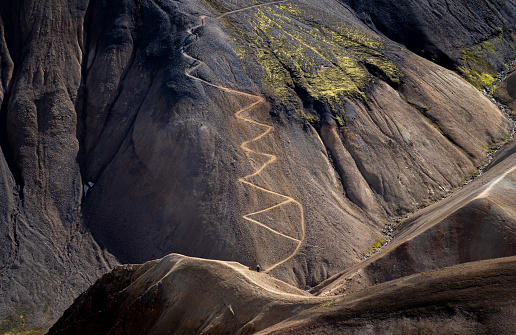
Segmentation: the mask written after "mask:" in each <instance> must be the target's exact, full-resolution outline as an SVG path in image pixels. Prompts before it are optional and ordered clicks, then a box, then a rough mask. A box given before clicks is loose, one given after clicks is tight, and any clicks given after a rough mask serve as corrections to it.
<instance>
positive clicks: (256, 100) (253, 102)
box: [183, 0, 306, 272]
mask: <svg viewBox="0 0 516 335" xmlns="http://www.w3.org/2000/svg"><path fill="white" fill-rule="evenodd" d="M287 1H289V0H282V1H274V2H268V3H263V4H258V5H254V6H249V7H246V8H241V9H238V10H234V11H229V12H226V13H223V14H221V15H219V16H217V17H215V19H221V18H223V17H225V16H227V15H230V14H234V13H238V12H243V11H246V10H250V9H254V8H257V7H261V6H267V5H274V4H279V3H283V2H287ZM205 18H206V16H200V19H201V22H203V23H205ZM205 24H206V23H205ZM202 25H203V24H202V23H201V24H199V25H197V26H194V27H192V28H190V29H188V30H187V31H188V33H189V34H190V35H193V34H194V31H195V30H196V29H198V28H199V27H201V26H202ZM197 39H198V37H197V35H196V38H195V39H194V40H193V42H191V43H189V44H188V47H189V46H191V45H192V44H194V43H195V42H196V41H197ZM185 48H186V46H185ZM183 55H184V56H185V57H186V58H187V59H190V60H192V61H193V63H192V65H193V66H192V67H190V68H189V69H186V70H185V74H186V76H188V77H189V78H192V79H194V80H197V81H200V82H201V83H203V84H205V85H208V86H211V87H215V88H218V89H220V90H222V91H224V92H227V93H229V94H235V95H240V96H245V97H247V98H249V100H250V103H249V105H247V106H246V107H244V108H242V109H240V110H238V111H236V112H235V116H236V117H237V118H238V119H240V120H242V121H245V122H248V123H250V124H252V125H254V126H256V127H258V128H261V129H263V132H262V133H261V134H260V135H258V136H256V137H255V138H253V139H251V140H248V141H245V142H243V143H242V144H240V148H241V149H242V150H243V151H244V152H245V153H246V156H247V158H248V159H249V161H250V162H251V165H252V166H253V168H255V169H256V170H255V171H254V172H253V173H251V174H249V175H247V176H245V177H242V178H240V179H239V181H240V182H241V183H243V184H245V185H248V186H250V187H252V188H254V189H256V190H258V191H261V192H264V193H267V194H270V195H274V196H277V197H280V198H282V199H284V201H282V202H280V203H278V204H276V205H274V206H271V207H268V208H266V209H263V210H260V211H257V212H253V213H249V214H246V215H244V216H243V218H244V219H245V220H247V221H249V222H251V223H253V224H256V225H257V226H260V227H262V228H264V229H267V230H268V231H270V232H272V233H274V234H276V235H278V236H281V237H283V238H285V239H289V240H291V241H295V242H297V243H298V244H297V247H296V248H295V250H294V251H293V252H292V254H291V255H290V256H289V257H287V258H285V259H283V260H281V261H280V262H277V263H275V264H273V265H271V266H270V267H268V268H267V269H266V270H265V272H269V271H271V270H273V269H274V268H276V267H278V266H280V265H282V264H283V263H285V262H287V261H288V260H290V259H291V258H292V257H294V256H295V255H296V254H297V253H298V251H299V249H300V248H301V246H302V244H303V243H304V241H305V239H306V224H305V213H304V208H303V205H301V203H300V202H298V201H297V200H295V199H294V198H292V197H290V196H288V195H284V194H281V193H278V192H275V191H273V190H272V189H267V188H264V187H261V186H258V185H256V184H253V183H252V182H251V181H250V180H251V178H253V177H255V176H260V174H261V172H262V171H263V170H264V169H265V168H266V167H268V166H269V165H271V164H272V163H274V162H275V161H276V160H277V159H278V158H277V157H276V155H271V154H266V153H263V152H259V151H255V150H253V149H251V148H249V144H251V143H253V142H257V141H259V140H260V139H262V138H263V137H265V136H267V135H268V134H269V133H270V132H271V131H272V129H273V127H272V126H270V125H268V124H265V123H262V122H258V121H255V120H252V119H249V118H247V117H245V116H243V114H244V113H245V112H247V111H249V110H251V109H253V108H254V107H256V106H257V105H259V104H261V103H265V99H264V98H263V97H261V96H258V95H254V94H250V93H246V92H242V91H237V90H233V89H230V88H227V87H224V86H220V85H216V84H213V83H210V82H208V81H206V80H204V79H201V78H198V77H195V76H194V75H192V72H194V71H195V70H196V69H197V68H199V67H200V66H202V65H205V63H204V62H203V61H201V60H200V59H197V58H194V57H192V56H191V55H189V54H188V53H187V52H186V50H184V52H183ZM194 64H195V65H194ZM251 155H259V156H262V157H266V159H267V160H266V162H265V163H263V164H262V165H261V166H260V167H258V168H257V167H255V166H254V165H253V163H252V160H251V158H250V156H251ZM262 179H263V178H262ZM269 187H270V186H269ZM290 203H294V204H295V205H296V206H297V207H298V208H299V212H300V221H299V228H300V229H301V239H298V238H294V237H292V236H288V235H286V234H283V233H281V232H279V231H277V230H274V229H272V228H271V227H269V226H267V225H266V224H263V223H262V222H260V221H258V220H255V219H253V218H251V217H252V216H254V215H257V214H262V213H265V212H268V211H271V210H273V209H275V208H278V207H281V206H284V205H287V204H290Z"/></svg>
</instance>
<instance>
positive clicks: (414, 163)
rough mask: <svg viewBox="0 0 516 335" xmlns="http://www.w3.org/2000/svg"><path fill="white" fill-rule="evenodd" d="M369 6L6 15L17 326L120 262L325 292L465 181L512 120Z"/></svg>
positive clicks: (11, 292)
mask: <svg viewBox="0 0 516 335" xmlns="http://www.w3.org/2000/svg"><path fill="white" fill-rule="evenodd" d="M457 3H459V2H457ZM505 3H506V5H504V6H506V7H500V8H502V9H503V8H508V9H507V10H506V11H504V10H499V11H498V12H499V13H498V14H496V16H497V17H499V20H502V21H503V22H505V21H507V23H503V25H502V28H503V29H502V30H504V38H503V43H502V44H500V45H501V46H500V50H502V49H503V50H504V52H500V53H499V54H494V55H493V54H491V56H492V58H493V59H494V60H495V61H493V69H494V70H496V71H497V70H498V65H500V64H501V63H503V62H504V61H506V60H507V58H509V57H508V55H509V53H510V50H509V49H510V48H509V44H510V45H513V46H514V44H511V43H512V42H511V41H512V40H511V39H510V37H509V36H510V34H508V32H509V30H510V29H511V26H510V24H511V22H512V23H513V22H514V21H511V20H507V19H506V18H510V17H511V16H510V15H511V13H512V12H511V11H510V10H509V9H510V8H513V7H511V6H512V5H513V2H511V1H506V2H505ZM354 6H355V7H354ZM497 6H498V5H497ZM393 8H395V7H393ZM496 8H498V7H496ZM357 13H358V14H357ZM360 13H361V12H360V11H358V9H357V8H356V5H354V4H353V3H352V2H350V3H345V2H338V1H334V0H324V1H315V0H304V1H272V2H256V1H247V0H239V1H234V2H231V3H228V2H226V1H218V0H210V1H201V0H191V1H161V0H143V1H135V0H116V1H111V2H109V3H108V2H105V1H100V0H92V1H87V0H74V1H62V0H59V1H40V2H37V3H34V2H28V1H4V2H2V3H1V4H0V72H1V78H0V79H1V81H0V83H1V84H0V99H2V101H1V117H0V120H1V128H0V145H1V153H2V155H1V157H0V172H1V176H0V192H1V193H0V196H1V198H2V199H5V200H4V201H3V202H2V205H1V206H0V214H1V216H0V220H1V224H0V230H2V234H1V237H0V243H1V248H2V258H1V261H2V263H1V264H0V266H1V267H2V272H1V273H0V281H1V282H2V285H1V290H2V294H1V295H0V299H1V300H0V330H1V331H3V332H7V331H11V330H26V329H29V328H30V327H33V326H34V327H35V326H40V325H48V324H50V323H51V322H52V321H53V320H55V319H56V317H57V315H59V314H60V313H61V311H62V310H63V309H64V307H65V306H67V305H68V304H69V303H71V301H72V299H73V298H74V297H75V296H76V295H77V294H78V292H80V291H82V290H83V289H84V288H85V287H86V286H87V285H89V284H90V283H92V282H93V280H94V279H95V278H97V277H98V276H99V275H100V274H101V273H103V272H105V271H107V270H108V269H110V268H112V267H113V266H114V265H116V264H119V263H143V262H146V261H149V260H152V259H157V258H162V257H164V256H165V255H168V254H169V253H173V252H179V253H182V254H185V255H188V256H194V257H203V258H209V259H218V260H226V261H238V262H240V263H242V264H245V265H246V266H251V267H255V266H256V265H257V264H260V265H261V266H262V267H263V268H264V269H265V270H266V271H268V273H269V274H270V275H272V276H274V277H276V278H278V279H281V280H284V281H285V282H287V283H290V284H293V285H295V286H297V287H299V288H302V289H308V288H310V287H313V286H315V285H317V284H319V283H320V282H321V281H323V280H325V279H327V278H328V277H331V276H332V275H334V274H337V273H339V272H340V271H342V270H344V269H346V268H349V267H351V266H353V265H355V264H357V263H358V262H360V261H361V259H362V257H363V255H364V253H365V252H367V250H368V249H369V248H370V247H371V245H373V244H375V243H377V242H379V241H380V240H381V239H382V234H381V230H382V229H383V227H384V226H385V224H386V223H387V222H388V220H389V218H390V217H391V216H398V215H404V214H406V213H409V212H413V211H415V210H417V209H418V208H420V207H422V206H424V205H426V204H428V203H430V202H432V201H435V200H437V199H439V198H440V197H441V196H443V195H444V194H446V193H448V192H449V191H450V190H452V189H454V188H456V187H458V186H459V185H460V184H461V183H462V181H463V180H466V179H468V178H469V177H470V176H471V175H472V174H473V173H474V172H475V169H476V167H478V166H480V165H481V164H482V163H483V162H485V161H486V155H485V154H486V153H487V152H488V151H489V150H490V148H492V147H496V146H497V145H498V144H499V143H501V142H503V141H504V140H505V139H506V138H507V137H508V135H509V133H510V131H511V122H510V121H509V120H507V119H506V118H505V116H504V115H503V114H502V113H501V112H500V110H499V109H498V108H497V107H496V106H495V105H494V104H493V103H491V102H490V101H489V99H487V98H486V97H485V96H483V95H482V94H481V93H480V92H478V90H476V89H475V88H474V87H473V86H471V85H470V84H469V83H467V82H466V81H465V80H463V79H461V78H460V77H459V76H458V75H457V74H455V73H453V72H450V71H449V70H446V69H444V68H442V67H440V66H438V65H436V64H435V63H432V62H431V61H429V60H426V59H424V58H421V57H419V56H417V55H415V54H414V53H412V52H411V51H409V50H407V49H406V48H405V47H404V46H402V45H400V44H397V43H396V41H392V40H389V39H388V38H387V37H386V36H389V34H387V33H386V32H385V31H380V33H379V31H377V30H375V28H374V27H373V28H371V27H369V26H368V21H367V20H365V19H364V17H363V16H362V15H361V14H360ZM405 13H410V12H406V11H405ZM479 15H480V17H484V16H486V17H490V16H491V14H490V12H489V13H488V12H487V11H486V10H485V9H483V7H481V6H479V7H478V8H477V9H476V11H475V12H474V13H471V19H472V20H473V19H477V18H478V17H479ZM483 15H484V16H483ZM497 20H498V19H497ZM364 21H365V22H364ZM496 22H498V21H496ZM417 24H418V25H420V26H421V29H423V30H426V31H428V30H429V29H430V28H431V27H429V26H427V25H424V24H422V23H421V22H418V23H417ZM489 27H491V25H489ZM463 29H464V30H465V31H469V30H472V29H473V28H471V27H468V26H465V27H463ZM506 31H507V34H506V33H505V32H506ZM381 33H384V34H385V35H386V36H383V35H381ZM473 35H474V36H477V35H478V34H477V33H475V34H473V33H472V36H473ZM480 35H481V34H480ZM480 35H478V36H480ZM464 36H465V35H460V36H458V37H457V43H463V44H464V45H467V46H474V45H476V44H475V43H478V38H477V37H475V38H473V39H469V38H466V37H464ZM399 41H402V42H403V40H399ZM407 47H409V48H411V46H410V45H407ZM497 48H498V47H497ZM452 49H454V50H455V49H456V47H455V46H454V47H453V48H452ZM495 50H498V49H496V48H495ZM415 51H417V50H415ZM423 55H425V54H424V53H423ZM510 56H511V57H513V56H514V55H510ZM451 59H457V58H453V57H452V58H451ZM457 64H462V63H459V62H458V61H457ZM450 68H452V66H450ZM466 68H467V67H466ZM470 69H473V67H470Z"/></svg>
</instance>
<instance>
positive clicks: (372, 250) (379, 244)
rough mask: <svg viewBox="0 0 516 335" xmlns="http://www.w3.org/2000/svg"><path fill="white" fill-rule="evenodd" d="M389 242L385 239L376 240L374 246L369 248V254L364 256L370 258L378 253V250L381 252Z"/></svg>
mask: <svg viewBox="0 0 516 335" xmlns="http://www.w3.org/2000/svg"><path fill="white" fill-rule="evenodd" d="M386 242H387V241H386V240H385V239H384V238H381V239H376V240H375V241H374V242H373V243H372V244H371V247H369V250H367V252H366V253H365V255H364V256H366V257H367V256H370V255H372V254H374V253H375V252H377V251H378V250H380V248H381V247H383V246H384V245H385V243H386Z"/></svg>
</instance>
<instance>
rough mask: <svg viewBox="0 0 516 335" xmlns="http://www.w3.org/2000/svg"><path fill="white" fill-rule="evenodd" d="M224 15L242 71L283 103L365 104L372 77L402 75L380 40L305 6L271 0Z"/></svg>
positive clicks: (393, 79)
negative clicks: (345, 101)
mask: <svg viewBox="0 0 516 335" xmlns="http://www.w3.org/2000/svg"><path fill="white" fill-rule="evenodd" d="M209 3H210V5H212V6H213V8H215V9H217V10H219V11H222V12H226V11H229V10H231V9H232V7H231V4H230V5H228V6H227V8H226V7H225V6H226V5H225V2H223V1H218V2H216V1H214V0H210V1H209ZM223 20H224V21H223V24H224V25H225V27H226V28H227V29H228V31H229V32H230V34H231V35H232V37H233V39H234V43H235V45H236V46H237V54H238V56H239V57H240V59H241V61H242V63H243V66H244V68H245V70H246V72H247V73H248V74H250V75H251V77H253V79H256V81H257V82H261V83H262V86H263V88H264V89H265V91H266V92H268V93H269V94H270V95H272V96H274V97H275V98H277V99H279V100H280V101H281V102H283V103H294V104H298V103H296V100H297V99H298V96H301V97H302V98H304V99H308V100H311V101H321V102H325V103H329V104H330V105H331V108H332V109H333V110H334V111H335V112H336V111H337V110H342V106H341V99H342V97H348V98H353V99H359V100H362V101H363V102H365V103H367V97H366V94H365V91H366V90H367V87H368V86H369V85H370V83H371V82H372V81H373V80H374V78H375V76H378V77H381V78H382V79H384V80H387V81H388V82H390V83H391V84H392V85H399V84H400V83H401V81H402V80H403V74H402V73H401V71H400V70H399V69H398V68H397V67H396V65H395V64H394V63H393V62H392V61H390V60H389V59H388V58H387V57H386V56H385V55H384V54H383V53H382V51H383V49H384V46H385V43H386V42H385V40H383V39H381V38H379V37H378V36H375V35H373V34H372V33H369V32H367V31H365V30H363V29H360V28H358V27H356V26H353V25H351V24H349V23H346V22H343V21H342V20H340V19H337V18H335V17H331V16H329V15H328V13H324V12H321V11H319V10H317V9H315V8H312V7H309V6H307V5H303V4H297V3H291V2H287V3H279V4H271V5H268V6H262V7H256V8H253V9H252V10H248V11H245V12H241V13H238V15H228V16H226V17H224V18H223ZM372 72H373V73H374V74H372ZM341 122H342V121H341Z"/></svg>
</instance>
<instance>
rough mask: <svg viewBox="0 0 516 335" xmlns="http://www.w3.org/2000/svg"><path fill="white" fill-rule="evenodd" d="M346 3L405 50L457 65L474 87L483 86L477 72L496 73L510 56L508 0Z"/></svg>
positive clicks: (512, 10) (513, 23) (514, 24)
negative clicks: (403, 46)
mask: <svg viewBox="0 0 516 335" xmlns="http://www.w3.org/2000/svg"><path fill="white" fill-rule="evenodd" d="M349 5H350V7H351V8H352V9H354V10H355V11H356V12H357V14H358V15H359V16H360V17H361V19H362V20H363V21H364V22H366V23H367V24H368V25H369V26H370V27H371V28H372V29H376V30H378V31H380V32H382V33H383V34H385V35H386V36H387V37H388V38H390V39H392V40H394V41H397V42H400V43H402V44H403V45H405V46H406V47H407V48H408V49H409V50H411V51H413V52H415V53H417V54H419V55H421V56H423V57H425V58H427V59H430V60H432V61H435V62H436V63H438V64H439V65H442V66H445V67H447V68H449V69H453V70H455V69H457V67H459V66H460V67H462V68H461V69H459V71H460V72H461V73H462V74H463V75H464V76H465V77H466V79H468V80H469V81H470V82H472V83H473V84H475V85H477V86H484V80H485V79H487V78H486V77H485V76H483V75H482V74H483V73H487V74H490V75H493V71H494V72H499V71H501V70H502V69H503V67H504V63H505V62H506V61H507V60H508V59H511V58H514V57H515V55H516V53H515V49H514V48H515V47H516V38H515V37H516V35H515V34H514V31H515V30H516V20H514V17H515V15H516V3H515V2H514V1H485V0H475V1H471V0H455V1H445V0H434V1H431V2H426V1H408V0H401V1H384V0H351V1H349ZM465 56H466V57H465ZM471 56H473V57H471ZM474 58H475V59H474Z"/></svg>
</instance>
